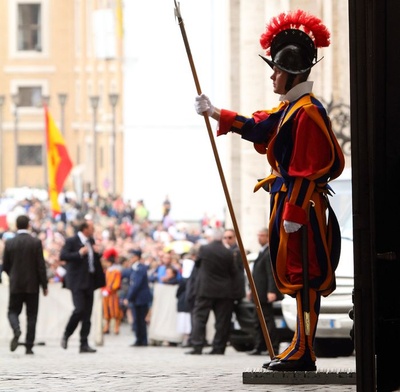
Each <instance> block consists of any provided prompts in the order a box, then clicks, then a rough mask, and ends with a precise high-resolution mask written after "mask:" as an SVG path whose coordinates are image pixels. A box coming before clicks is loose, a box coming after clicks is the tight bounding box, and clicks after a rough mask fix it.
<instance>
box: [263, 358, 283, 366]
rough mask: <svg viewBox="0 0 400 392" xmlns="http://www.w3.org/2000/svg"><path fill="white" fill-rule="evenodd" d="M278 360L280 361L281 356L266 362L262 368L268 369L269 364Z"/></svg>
mask: <svg viewBox="0 0 400 392" xmlns="http://www.w3.org/2000/svg"><path fill="white" fill-rule="evenodd" d="M278 361H280V359H279V358H272V359H271V360H270V361H268V362H264V363H263V364H262V368H263V369H268V366H269V365H270V364H271V363H272V362H278Z"/></svg>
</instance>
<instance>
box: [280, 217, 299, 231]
mask: <svg viewBox="0 0 400 392" xmlns="http://www.w3.org/2000/svg"><path fill="white" fill-rule="evenodd" d="M301 226H302V225H301V224H300V223H296V222H291V221H287V220H284V221H283V228H284V229H285V231H286V233H294V232H296V231H297V230H299V229H300V227H301Z"/></svg>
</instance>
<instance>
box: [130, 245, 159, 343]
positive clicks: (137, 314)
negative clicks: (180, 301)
mask: <svg viewBox="0 0 400 392" xmlns="http://www.w3.org/2000/svg"><path fill="white" fill-rule="evenodd" d="M129 253H130V254H131V258H130V263H131V265H132V267H131V268H132V270H131V274H130V278H129V289H128V294H127V296H126V299H125V300H124V303H125V305H126V306H128V304H129V305H130V308H131V309H132V313H133V314H132V316H133V325H132V329H133V332H134V333H135V335H136V341H135V343H133V344H132V346H135V347H137V346H147V324H146V316H147V313H148V312H149V307H150V303H151V300H152V294H151V291H150V286H149V281H148V277H147V266H145V265H144V264H143V262H142V251H141V250H140V249H131V250H130V251H129Z"/></svg>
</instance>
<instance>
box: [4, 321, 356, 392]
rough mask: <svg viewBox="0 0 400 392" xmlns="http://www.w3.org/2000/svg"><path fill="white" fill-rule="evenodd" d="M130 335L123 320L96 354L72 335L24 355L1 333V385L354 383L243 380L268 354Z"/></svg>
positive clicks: (222, 387)
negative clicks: (217, 350)
mask: <svg viewBox="0 0 400 392" xmlns="http://www.w3.org/2000/svg"><path fill="white" fill-rule="evenodd" d="M22 336H24V335H22ZM60 337H61V331H60ZM133 340H134V339H133V335H132V332H131V331H130V328H129V326H128V325H126V324H125V325H123V328H122V330H121V334H120V335H118V336H115V335H112V334H111V335H105V336H104V344H103V345H102V346H97V347H96V348H97V350H98V351H97V353H95V354H79V342H78V337H76V335H74V336H73V337H72V338H71V339H70V341H69V346H68V349H67V350H63V349H62V348H61V347H60V341H59V339H57V340H56V339H54V338H52V339H51V340H49V341H46V342H44V343H45V345H43V346H40V345H38V346H35V347H34V352H35V354H34V355H25V349H24V347H22V346H21V347H18V349H17V350H16V351H15V352H10V350H9V343H10V342H9V340H5V339H2V340H0V391H2V392H3V391H7V392H26V391H35V392H47V391H51V392H58V391H60V392H70V391H71V392H72V391H73V392H111V391H112V392H131V391H140V392H142V391H143V392H147V391H149V392H150V391H151V392H154V391H163V392H170V391H171V392H172V391H173V392H177V391H184V390H185V391H196V392H197V391H232V392H244V391H246V392H248V391H250V392H253V391H254V392H258V391H263V392H268V391H290V392H296V391H308V392H309V391H318V392H323V391H340V392H347V391H356V386H355V385H265V384H262V385H260V384H244V383H243V374H244V372H246V371H249V370H251V369H258V370H260V369H261V365H262V363H263V362H265V361H266V360H268V359H269V357H267V356H265V357H259V356H249V355H247V354H246V353H241V352H237V351H235V350H234V349H233V348H232V347H228V348H227V351H226V353H225V355H223V356H214V355H213V356H211V355H206V354H204V355H200V356H199V355H185V352H186V351H188V349H184V348H182V347H170V346H166V345H162V346H149V347H130V344H131V343H132V342H133ZM92 344H93V345H94V343H92ZM207 351H209V349H206V350H205V352H207ZM317 366H318V369H319V370H323V369H330V370H332V369H346V370H351V371H354V370H355V357H354V356H352V357H348V358H347V357H346V358H334V359H328V358H320V359H318V361H317Z"/></svg>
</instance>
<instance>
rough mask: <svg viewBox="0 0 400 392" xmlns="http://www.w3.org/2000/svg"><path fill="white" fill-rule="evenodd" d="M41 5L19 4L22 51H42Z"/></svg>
mask: <svg viewBox="0 0 400 392" xmlns="http://www.w3.org/2000/svg"><path fill="white" fill-rule="evenodd" d="M41 11H42V9H41V4H39V3H24V4H22V3H21V4H18V35H17V37H18V38H17V39H18V43H17V48H18V50H20V51H33V50H35V51H37V52H41V51H42V31H41V30H42V26H41V19H42V18H41Z"/></svg>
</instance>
